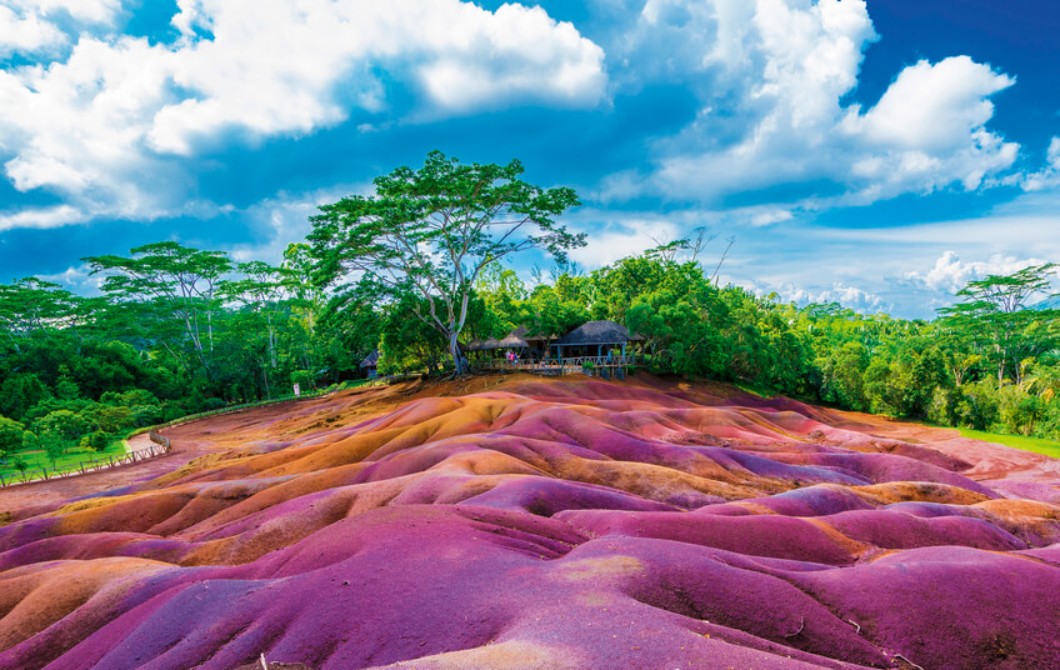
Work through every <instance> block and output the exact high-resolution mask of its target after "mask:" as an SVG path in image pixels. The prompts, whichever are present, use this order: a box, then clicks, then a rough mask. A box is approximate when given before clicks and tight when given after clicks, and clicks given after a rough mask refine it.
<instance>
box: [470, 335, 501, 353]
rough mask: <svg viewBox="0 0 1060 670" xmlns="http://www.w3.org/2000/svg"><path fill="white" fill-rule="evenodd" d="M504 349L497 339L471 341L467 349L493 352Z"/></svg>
mask: <svg viewBox="0 0 1060 670" xmlns="http://www.w3.org/2000/svg"><path fill="white" fill-rule="evenodd" d="M503 348H504V345H503V344H501V341H500V340H498V339H497V338H495V337H490V338H487V339H485V340H471V341H470V342H468V343H467V346H466V347H465V349H467V350H468V351H492V350H494V349H503Z"/></svg>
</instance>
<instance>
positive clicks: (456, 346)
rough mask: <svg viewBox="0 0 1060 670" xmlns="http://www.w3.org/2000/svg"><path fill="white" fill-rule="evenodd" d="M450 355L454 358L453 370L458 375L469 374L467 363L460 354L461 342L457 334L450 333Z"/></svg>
mask: <svg viewBox="0 0 1060 670" xmlns="http://www.w3.org/2000/svg"><path fill="white" fill-rule="evenodd" d="M449 354H450V355H451V356H452V357H453V370H454V371H455V372H456V374H458V375H465V374H467V372H468V370H467V362H466V361H464V357H463V356H462V355H461V354H460V341H459V340H458V339H457V333H456V332H451V333H449Z"/></svg>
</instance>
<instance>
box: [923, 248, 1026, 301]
mask: <svg viewBox="0 0 1060 670" xmlns="http://www.w3.org/2000/svg"><path fill="white" fill-rule="evenodd" d="M1044 262H1045V261H1043V260H1041V259H1037V258H1024V259H1020V258H1015V257H1013V256H1004V255H1001V254H995V255H993V256H991V257H990V258H989V259H988V260H986V261H972V262H965V261H962V260H961V258H960V256H958V255H957V253H956V252H954V251H947V252H945V253H943V254H942V256H940V257H939V258H938V260H936V261H935V265H934V266H933V267H932V268H931V269H930V270H928V271H927V272H925V273H921V272H916V271H913V272H908V273H906V275H905V279H906V280H907V281H909V282H911V283H913V284H914V285H919V286H923V287H926V288H928V289H930V290H932V291H937V292H942V293H946V294H948V295H953V294H955V293H956V292H957V291H959V290H961V289H962V288H964V287H965V286H966V285H967V284H968V282H970V281H977V280H979V279H984V278H986V277H988V276H990V275H1007V274H1012V273H1013V272H1017V271H1019V270H1022V269H1023V268H1026V267H1030V266H1032V265H1041V264H1043V263H1044Z"/></svg>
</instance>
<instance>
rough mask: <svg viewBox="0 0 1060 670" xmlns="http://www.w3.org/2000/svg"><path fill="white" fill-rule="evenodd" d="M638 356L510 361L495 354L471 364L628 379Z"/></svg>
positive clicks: (490, 368) (504, 369) (479, 367)
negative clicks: (629, 370) (628, 371)
mask: <svg viewBox="0 0 1060 670" xmlns="http://www.w3.org/2000/svg"><path fill="white" fill-rule="evenodd" d="M636 364H637V363H636V356H629V355H627V356H571V357H569V358H545V359H539V360H527V361H523V360H518V361H508V360H505V359H503V358H492V359H488V360H484V361H472V362H471V367H472V368H473V369H475V370H478V371H487V370H488V371H494V372H528V373H530V374H537V375H546V376H551V377H559V376H562V375H573V374H584V375H588V376H590V377H600V378H602V379H625V377H626V371H627V369H628V368H630V367H632V366H634V365H636Z"/></svg>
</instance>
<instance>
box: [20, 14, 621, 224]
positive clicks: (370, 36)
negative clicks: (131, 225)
mask: <svg viewBox="0 0 1060 670" xmlns="http://www.w3.org/2000/svg"><path fill="white" fill-rule="evenodd" d="M20 2H22V0H20ZM22 5H25V6H26V7H30V6H31V5H32V8H31V9H32V12H30V10H29V9H26V10H25V11H27V12H30V13H32V14H33V15H34V16H50V15H52V14H53V13H65V14H67V15H68V16H69V17H71V18H73V19H75V20H77V21H82V22H106V21H109V20H114V17H115V16H116V14H117V12H118V11H120V7H121V6H120V2H118V0H112V1H111V0H85V1H84V2H82V1H81V0H78V1H77V2H72V1H68V2H59V1H58V0H35V1H34V2H29V1H28V0H26V1H25V2H22ZM20 6H21V5H20ZM178 6H179V10H180V11H179V13H178V14H176V15H175V16H174V17H173V24H174V26H176V27H177V28H178V29H179V30H180V31H181V32H182V37H181V38H180V40H179V41H178V42H177V43H175V44H171V45H165V44H150V43H148V42H147V41H146V40H142V39H134V38H131V37H127V36H124V37H114V36H112V37H108V38H99V37H93V36H91V35H89V34H83V35H81V36H80V37H79V38H78V41H77V43H76V45H75V46H74V47H73V49H72V51H71V52H70V53H69V56H68V57H67V58H66V59H65V60H63V61H61V62H54V63H52V64H50V65H48V66H33V67H22V68H16V69H13V70H7V71H0V99H3V100H4V101H5V104H4V105H3V107H0V156H4V157H5V159H6V163H5V165H4V169H5V173H6V175H7V177H8V179H9V180H10V181H11V182H12V184H13V185H14V186H15V187H16V188H17V189H19V190H22V191H29V190H33V189H46V190H49V191H52V192H55V193H58V194H60V195H62V196H64V197H65V198H66V199H67V200H68V202H70V203H71V205H72V206H75V207H76V208H78V209H79V210H80V211H82V212H83V213H84V214H85V215H86V216H93V215H100V214H107V215H109V216H123V217H139V218H152V217H155V216H159V215H161V214H171V213H173V212H175V211H183V208H184V207H185V205H184V202H185V200H186V199H187V198H188V196H189V194H192V193H193V192H194V183H193V181H192V180H191V178H190V177H189V172H188V170H187V167H186V165H187V163H186V160H185V159H187V158H188V157H194V156H196V155H198V154H199V153H200V150H201V149H203V148H204V147H207V146H216V145H217V144H218V143H221V142H231V141H233V140H232V138H233V136H235V137H236V138H238V140H237V141H248V140H249V141H254V140H258V139H263V138H269V137H275V136H284V135H299V134H308V133H312V132H314V131H316V130H318V129H320V128H322V127H326V126H329V125H334V124H337V123H340V122H342V121H344V120H345V119H346V118H348V116H349V115H350V113H351V111H352V110H360V111H363V112H367V113H390V114H396V115H398V116H399V117H400V115H402V114H408V113H410V112H403V111H400V110H399V111H396V112H395V111H392V110H391V111H388V110H387V106H388V104H389V101H388V99H387V95H386V90H385V86H384V83H383V81H382V80H381V79H380V77H379V74H378V73H379V72H381V71H385V72H386V73H387V78H388V80H391V81H397V82H399V83H402V84H404V85H406V86H408V87H410V88H411V89H412V90H413V91H418V94H417V97H416V102H415V103H414V104H415V108H414V109H413V111H412V112H411V113H419V114H422V113H425V112H429V113H433V114H435V115H437V114H456V113H466V112H470V111H472V110H477V109H483V108H499V107H504V106H510V105H513V104H521V103H526V102H535V103H544V104H549V105H561V106H588V105H595V104H597V103H598V102H599V101H600V100H601V99H602V96H603V95H604V92H605V91H604V89H605V84H606V75H605V74H604V71H603V51H602V50H601V49H600V48H599V47H598V46H596V45H595V44H593V43H592V42H590V41H589V40H587V39H585V38H584V37H582V36H581V35H580V34H579V33H578V31H577V30H576V29H575V28H574V27H573V26H572V25H570V24H568V23H561V22H557V21H555V20H553V19H552V18H551V17H549V16H548V14H547V13H546V12H545V11H544V10H542V9H540V8H537V7H534V8H527V7H523V6H521V5H504V6H502V7H501V8H500V9H498V10H497V11H496V12H490V11H486V10H484V9H482V8H480V7H478V6H476V5H474V4H471V3H468V2H460V1H459V0H436V1H434V2H429V3H424V2H418V1H416V0H393V1H391V2H387V3H381V2H375V1H374V0H273V1H271V2H263V1H261V0H180V2H179V3H178ZM27 15H29V14H27ZM11 220H15V219H11Z"/></svg>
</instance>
